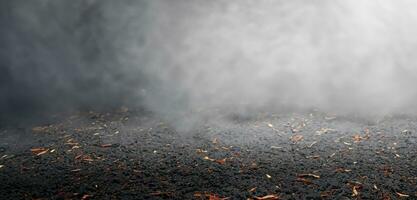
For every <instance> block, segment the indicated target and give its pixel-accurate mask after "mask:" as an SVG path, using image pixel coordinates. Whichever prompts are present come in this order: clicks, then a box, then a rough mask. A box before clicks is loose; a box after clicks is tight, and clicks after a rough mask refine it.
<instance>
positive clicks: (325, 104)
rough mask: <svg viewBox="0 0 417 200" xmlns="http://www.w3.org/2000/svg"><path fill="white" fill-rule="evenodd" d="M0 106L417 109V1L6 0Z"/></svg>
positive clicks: (172, 114) (205, 114)
mask: <svg viewBox="0 0 417 200" xmlns="http://www.w3.org/2000/svg"><path fill="white" fill-rule="evenodd" d="M0 5H1V7H0V9H1V12H0V24H1V27H2V31H1V32H2V33H1V34H2V36H1V37H0V44H1V46H2V48H1V51H0V52H1V53H0V93H1V95H2V97H1V99H0V109H1V113H2V115H3V116H6V118H7V117H9V116H11V115H17V116H23V115H24V114H27V113H33V112H35V111H51V110H53V111H56V110H66V109H109V108H117V107H119V106H123V105H125V106H129V107H141V108H146V109H148V110H150V111H152V112H155V113H157V114H159V115H160V116H162V117H165V118H166V119H168V120H172V121H178V120H179V121H181V119H179V118H181V117H182V116H183V115H182V114H183V113H193V114H195V115H196V116H197V119H199V117H202V118H210V117H212V115H213V111H215V112H216V114H218V113H223V114H233V113H243V114H245V113H253V112H258V111H265V110H266V111H275V110H283V109H287V108H291V109H301V110H303V109H319V110H323V111H325V112H331V113H341V114H344V113H345V114H352V113H354V114H376V115H385V114H394V113H407V114H413V113H414V112H415V111H416V109H417V105H416V103H415V101H414V100H415V97H416V96H417V90H416V89H415V85H417V66H416V61H417V55H416V54H417V51H416V47H417V46H416V45H417V37H415V35H417V13H416V12H415V10H416V9H417V3H416V2H414V1H411V0H401V1H391V0H382V1H359V0H357V1H335V0H324V1H307V0H296V1H275V0H274V1H273V0H259V1H251V0H239V1H238V0H212V1H188V0H155V1H154V0H152V1H128V0H125V1H117V2H116V1H110V0H109V1H98V0H89V1H71V2H70V1H63V0H61V1H57V0H54V1H52V0H39V1H30V2H28V1H23V0H20V1H19V0H17V1H2V2H1V3H0Z"/></svg>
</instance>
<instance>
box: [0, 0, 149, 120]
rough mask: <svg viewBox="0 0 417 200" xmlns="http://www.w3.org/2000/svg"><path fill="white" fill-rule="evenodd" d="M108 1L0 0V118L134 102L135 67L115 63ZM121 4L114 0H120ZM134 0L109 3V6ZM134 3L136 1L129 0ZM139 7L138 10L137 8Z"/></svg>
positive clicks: (137, 72) (136, 88) (118, 51)
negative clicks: (107, 16)
mask: <svg viewBox="0 0 417 200" xmlns="http://www.w3.org/2000/svg"><path fill="white" fill-rule="evenodd" d="M109 2H110V1H83V0H78V1H24V0H16V1H15V0H14V1H7V0H2V1H0V27H1V32H0V34H1V36H0V46H1V48H0V95H1V98H0V118H1V119H2V121H3V122H5V121H10V120H12V119H17V120H22V119H28V118H30V117H34V116H36V117H39V116H40V114H42V113H47V112H56V111H67V110H71V109H84V110H86V109H112V108H115V107H119V106H122V105H127V104H135V105H139V101H140V98H139V96H138V95H135V94H136V93H137V91H139V90H140V87H139V85H141V84H142V83H144V79H143V76H141V70H140V69H141V68H140V67H135V68H129V70H126V68H127V67H129V66H121V65H120V64H119V60H118V57H119V55H121V54H123V50H122V49H117V48H116V47H115V45H114V41H115V40H117V39H118V38H119V37H122V36H121V35H122V34H119V32H122V31H123V30H124V29H125V28H126V27H127V26H129V24H128V23H129V21H128V20H126V21H125V22H124V23H122V22H121V23H118V24H117V26H111V27H110V26H106V25H105V24H106V20H107V19H106V16H105V15H104V14H103V12H104V10H105V9H107V7H106V5H107V4H108V3H109ZM118 2H119V1H118ZM131 2H133V1H123V3H122V1H120V2H119V3H117V2H114V1H112V7H113V9H115V10H117V7H118V6H120V5H122V4H123V5H127V4H129V3H131ZM135 4H136V5H138V4H141V2H137V1H136V2H135ZM138 12H139V13H140V9H139V10H138Z"/></svg>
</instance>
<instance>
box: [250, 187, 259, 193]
mask: <svg viewBox="0 0 417 200" xmlns="http://www.w3.org/2000/svg"><path fill="white" fill-rule="evenodd" d="M256 188H257V187H253V188H251V189H249V190H248V191H249V192H255V190H256Z"/></svg>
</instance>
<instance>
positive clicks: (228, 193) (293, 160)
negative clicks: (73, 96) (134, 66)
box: [0, 110, 417, 200]
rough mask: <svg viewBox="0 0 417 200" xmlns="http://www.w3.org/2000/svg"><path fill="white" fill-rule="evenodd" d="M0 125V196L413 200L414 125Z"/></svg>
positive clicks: (84, 116) (311, 118)
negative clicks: (182, 128)
mask: <svg viewBox="0 0 417 200" xmlns="http://www.w3.org/2000/svg"><path fill="white" fill-rule="evenodd" d="M60 118H61V119H56V120H55V121H54V122H53V123H48V124H36V125H34V126H31V127H24V128H22V127H7V128H5V127H4V128H2V129H1V130H0V199H211V200H218V199H223V198H225V199H385V200H388V199H417V186H416V182H417V154H416V152H417V143H416V142H417V119H416V118H411V117H406V116H391V117H385V118H380V119H379V120H369V119H366V120H365V119H358V118H354V117H342V116H329V115H326V114H323V113H317V112H313V113H298V114H297V113H295V114H294V113H291V114H275V115H274V114H257V115H256V116H252V117H241V116H231V117H230V116H228V117H219V119H218V120H212V121H211V122H207V123H205V124H202V125H201V126H198V127H195V128H194V129H190V130H186V129H184V131H175V129H174V128H172V127H171V126H169V125H168V124H167V123H166V122H164V121H163V120H161V119H159V118H157V117H155V116H154V115H152V114H143V113H140V112H130V111H127V110H121V111H117V112H113V113H93V112H89V113H77V114H73V115H71V116H68V117H62V116H61V117H60Z"/></svg>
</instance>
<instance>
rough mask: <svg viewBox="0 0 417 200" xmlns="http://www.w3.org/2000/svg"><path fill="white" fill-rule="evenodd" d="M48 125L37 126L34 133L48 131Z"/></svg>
mask: <svg viewBox="0 0 417 200" xmlns="http://www.w3.org/2000/svg"><path fill="white" fill-rule="evenodd" d="M48 128H49V127H48V126H37V127H33V128H32V132H34V133H42V132H47V131H48Z"/></svg>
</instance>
